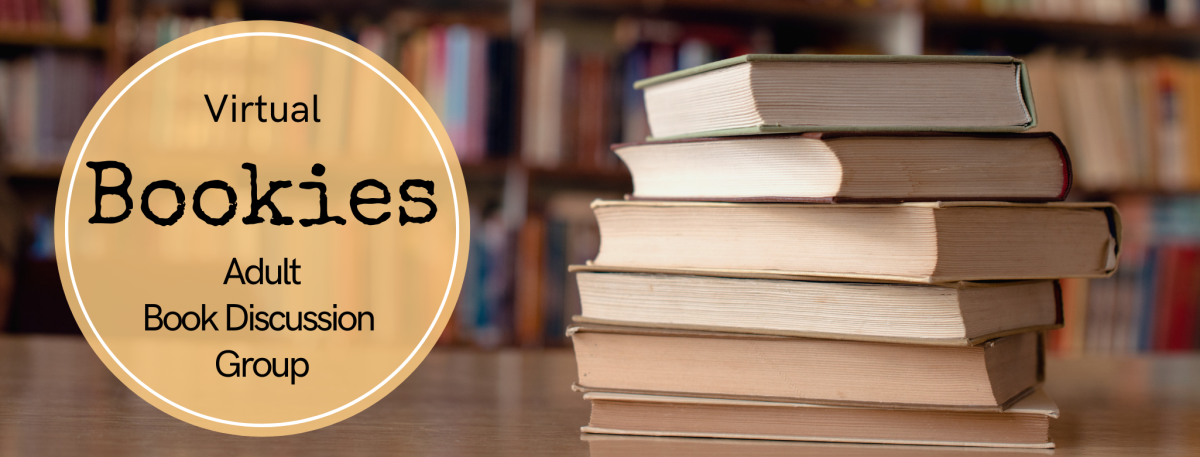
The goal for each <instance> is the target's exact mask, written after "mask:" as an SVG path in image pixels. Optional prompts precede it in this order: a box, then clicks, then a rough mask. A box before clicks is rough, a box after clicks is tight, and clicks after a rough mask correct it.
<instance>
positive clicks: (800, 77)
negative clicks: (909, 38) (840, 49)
mask: <svg viewBox="0 0 1200 457" xmlns="http://www.w3.org/2000/svg"><path fill="white" fill-rule="evenodd" d="M634 87H636V88H638V89H643V90H644V91H645V100H646V112H647V115H648V119H649V123H650V131H651V134H652V135H653V137H654V138H655V139H660V140H665V139H673V138H689V137H692V138H694V137H706V136H729V135H751V134H760V133H786V132H836V131H921V132H936V131H941V132H1019V131H1023V130H1026V129H1028V128H1031V127H1034V126H1036V125H1037V117H1036V114H1035V110H1034V106H1033V95H1032V91H1031V90H1030V86H1029V77H1028V75H1027V72H1026V70H1025V65H1024V63H1023V62H1021V60H1019V59H1014V58H1012V57H987V56H839V55H795V54H748V55H744V56H741V57H735V58H731V59H725V60H721V61H717V62H713V63H710V64H707V65H701V66H698V67H693V68H689V69H686V70H681V71H677V72H673V73H668V74H665V75H660V76H655V77H653V78H648V79H644V80H641V81H638V82H637V83H636V84H635V85H634Z"/></svg>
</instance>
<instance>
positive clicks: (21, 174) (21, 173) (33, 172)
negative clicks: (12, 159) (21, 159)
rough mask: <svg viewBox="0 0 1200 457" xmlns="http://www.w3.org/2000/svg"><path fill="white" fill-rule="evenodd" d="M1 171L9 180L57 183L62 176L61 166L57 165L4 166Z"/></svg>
mask: <svg viewBox="0 0 1200 457" xmlns="http://www.w3.org/2000/svg"><path fill="white" fill-rule="evenodd" d="M3 169H4V170H5V171H6V172H7V175H8V177H9V178H10V179H24V180H37V181H58V178H59V176H61V175H62V166H58V165H43V166H25V165H12V164H5V165H3Z"/></svg>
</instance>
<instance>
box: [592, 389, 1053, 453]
mask: <svg viewBox="0 0 1200 457" xmlns="http://www.w3.org/2000/svg"><path fill="white" fill-rule="evenodd" d="M583 398H584V399H586V400H588V401H591V402H592V418H591V421H590V422H589V423H588V425H587V426H586V427H583V429H582V430H583V431H584V432H587V433H602V434H616V435H644V436H678V437H703V438H737V439H762V440H782V441H828V442H844V443H881V444H923V445H944V446H987V447H1029V448H1052V447H1054V443H1053V442H1051V441H1050V437H1049V429H1050V419H1051V418H1055V417H1058V408H1057V407H1056V406H1055V405H1054V402H1053V401H1052V400H1050V397H1049V396H1047V395H1046V394H1045V393H1044V392H1042V391H1041V390H1040V389H1039V390H1036V391H1034V392H1033V393H1031V394H1030V395H1029V396H1026V397H1025V398H1023V399H1021V400H1020V401H1018V402H1016V403H1015V404H1014V405H1013V406H1012V407H1010V408H1008V409H1007V410H1005V411H1003V412H995V411H952V410H937V409H890V408H882V407H854V406H827V405H815V404H808V403H794V402H775V401H753V400H729V399H720V398H697V397H675V396H667V395H640V394H619V393H610V392H588V393H586V394H584V396H583Z"/></svg>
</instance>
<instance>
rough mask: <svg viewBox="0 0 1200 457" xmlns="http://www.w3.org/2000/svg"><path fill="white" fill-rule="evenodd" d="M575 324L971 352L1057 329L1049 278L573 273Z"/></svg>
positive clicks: (1057, 301)
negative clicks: (917, 280)
mask: <svg viewBox="0 0 1200 457" xmlns="http://www.w3.org/2000/svg"><path fill="white" fill-rule="evenodd" d="M571 271H574V272H575V273H576V274H575V276H576V280H577V282H578V284H579V295H580V301H581V303H582V307H583V314H582V315H581V316H578V317H576V318H575V321H576V322H584V323H599V324H614V325H629V326H637V327H661V328H675V329H695V330H713V331H722V332H736V333H753V334H765V335H784V336H802V337H811V338H829V339H847V340H861V341H885V342H907V343H915V344H943V345H951V346H970V345H976V344H979V343H982V342H984V341H987V340H990V339H993V338H997V337H1001V336H1006V335H1011V334H1014V333H1021V332H1026V331H1031V330H1049V329H1054V328H1058V327H1060V326H1061V324H1062V322H1061V318H1062V309H1061V305H1062V303H1061V296H1060V291H1059V288H1058V285H1057V284H1056V283H1055V282H1053V281H1016V282H998V283H970V282H963V283H954V284H948V285H916V284H885V283H857V282H837V281H814V280H808V281H805V280H783V279H778V278H772V277H763V276H760V277H745V278H730V277H716V276H697V275H678V274H656V273H645V272H640V271H638V270H632V271H627V270H620V269H617V270H613V269H605V268H595V267H588V266H579V265H576V266H573V267H572V268H571Z"/></svg>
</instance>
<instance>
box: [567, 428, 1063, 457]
mask: <svg viewBox="0 0 1200 457" xmlns="http://www.w3.org/2000/svg"><path fill="white" fill-rule="evenodd" d="M579 439H580V440H582V441H584V442H586V443H587V444H588V452H589V453H590V455H591V456H592V457H614V456H619V457H625V456H642V455H652V456H657V457H694V456H725V455H753V456H760V457H796V456H818V455H819V456H822V457H941V456H954V457H961V456H964V455H966V456H971V457H1016V456H1021V457H1029V456H1038V455H1045V456H1051V455H1054V449H1030V448H1003V447H951V446H911V445H904V444H860V443H828V442H825V443H823V442H812V441H781V440H746V439H728V438H681V437H659V436H637V435H604V434H598V433H581V434H580V435H579Z"/></svg>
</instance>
